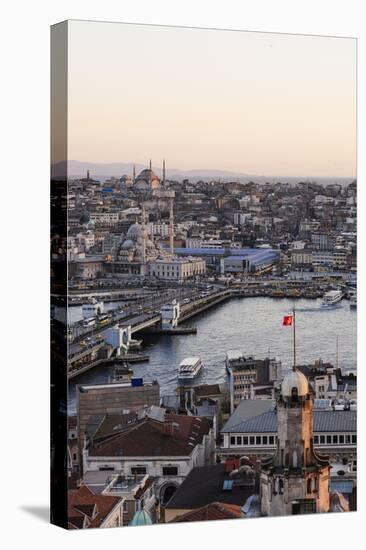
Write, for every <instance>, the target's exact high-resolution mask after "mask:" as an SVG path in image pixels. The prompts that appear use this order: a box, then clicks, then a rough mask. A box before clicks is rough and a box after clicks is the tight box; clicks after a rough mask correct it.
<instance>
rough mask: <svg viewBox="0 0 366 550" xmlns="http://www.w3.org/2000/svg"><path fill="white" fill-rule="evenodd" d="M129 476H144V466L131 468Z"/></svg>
mask: <svg viewBox="0 0 366 550" xmlns="http://www.w3.org/2000/svg"><path fill="white" fill-rule="evenodd" d="M131 474H132V475H133V476H135V475H145V474H146V467H145V466H132V467H131Z"/></svg>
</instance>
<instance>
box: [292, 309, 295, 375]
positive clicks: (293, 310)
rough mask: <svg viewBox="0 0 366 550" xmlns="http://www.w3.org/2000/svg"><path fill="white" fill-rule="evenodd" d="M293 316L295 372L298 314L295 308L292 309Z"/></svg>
mask: <svg viewBox="0 0 366 550" xmlns="http://www.w3.org/2000/svg"><path fill="white" fill-rule="evenodd" d="M292 314H293V345H294V366H293V370H296V313H295V308H293V309H292Z"/></svg>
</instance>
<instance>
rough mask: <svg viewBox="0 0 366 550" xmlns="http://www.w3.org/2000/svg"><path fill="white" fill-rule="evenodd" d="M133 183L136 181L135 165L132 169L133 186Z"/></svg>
mask: <svg viewBox="0 0 366 550" xmlns="http://www.w3.org/2000/svg"><path fill="white" fill-rule="evenodd" d="M135 181H136V166H135V163H134V164H133V168H132V183H133V184H134V185H135Z"/></svg>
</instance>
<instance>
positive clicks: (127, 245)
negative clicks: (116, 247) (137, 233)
mask: <svg viewBox="0 0 366 550" xmlns="http://www.w3.org/2000/svg"><path fill="white" fill-rule="evenodd" d="M134 246H135V243H134V242H133V241H132V240H131V239H126V240H125V241H124V243H123V244H122V248H123V249H124V250H128V249H129V248H133V247H134Z"/></svg>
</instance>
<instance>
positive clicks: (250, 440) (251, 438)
mask: <svg viewBox="0 0 366 550" xmlns="http://www.w3.org/2000/svg"><path fill="white" fill-rule="evenodd" d="M254 442H255V438H254V436H252V435H251V436H250V438H249V444H250V445H254Z"/></svg>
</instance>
